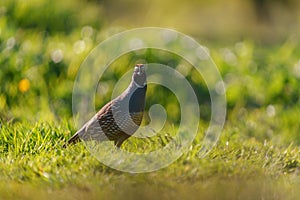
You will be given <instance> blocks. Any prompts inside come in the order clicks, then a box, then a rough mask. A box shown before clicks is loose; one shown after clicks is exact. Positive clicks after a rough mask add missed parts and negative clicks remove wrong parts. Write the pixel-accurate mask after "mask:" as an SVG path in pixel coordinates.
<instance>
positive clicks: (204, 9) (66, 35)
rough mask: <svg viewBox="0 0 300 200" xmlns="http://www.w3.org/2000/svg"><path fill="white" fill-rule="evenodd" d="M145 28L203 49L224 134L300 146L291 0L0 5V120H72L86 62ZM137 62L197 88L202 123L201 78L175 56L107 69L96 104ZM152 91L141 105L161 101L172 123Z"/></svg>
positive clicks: (299, 74) (146, 56)
mask: <svg viewBox="0 0 300 200" xmlns="http://www.w3.org/2000/svg"><path fill="white" fill-rule="evenodd" d="M145 26H158V27H165V28H172V29H175V30H178V31H180V32H183V33H185V34H187V35H190V36H192V37H193V38H195V39H196V40H197V41H198V42H199V43H201V44H202V45H204V46H206V47H208V48H209V51H210V54H211V55H212V58H213V59H214V61H215V63H216V65H217V66H218V68H219V70H220V72H221V74H222V77H223V79H224V81H225V84H226V89H227V92H226V95H227V106H228V117H227V118H228V119H227V123H226V126H225V129H227V130H228V132H230V133H231V134H235V133H238V134H241V135H243V136H244V137H256V138H257V139H259V140H262V141H263V140H265V139H268V140H273V141H274V142H275V143H276V142H278V143H283V144H289V143H291V142H294V143H296V144H300V134H299V133H298V130H300V126H299V116H300V109H299V103H300V102H299V92H300V87H299V86H300V41H299V39H300V38H299V33H300V2H299V1H297V0H272V1H271V0H243V1H242V0H240V1H239V0H228V1H221V0H212V1H205V0H189V1H179V0H165V1H159V0H153V1H133V0H123V1H121V0H114V1H108V0H65V1H59V0H52V1H50V0H49V1H47V0H14V1H10V0H2V1H1V2H0V51H1V53H0V83H1V85H0V118H1V119H2V121H23V120H26V121H35V120H39V119H41V120H45V121H57V120H61V119H71V118H72V89H73V83H74V80H75V77H76V73H77V70H78V68H79V67H80V64H81V63H82V62H83V60H84V58H85V57H86V56H87V55H88V53H89V52H90V51H91V50H92V49H93V47H95V46H96V45H97V44H98V43H100V42H101V41H103V40H104V39H106V38H108V37H110V36H111V35H113V34H115V33H119V32H121V31H124V30H128V29H130V28H136V27H145ZM137 55H138V56H137ZM140 59H143V60H144V61H145V62H157V63H162V64H168V65H169V66H171V67H174V68H176V69H178V70H179V71H182V72H183V73H185V76H186V77H187V79H188V80H189V81H190V82H191V84H192V86H193V87H194V89H195V91H197V95H198V97H199V101H200V108H201V114H202V116H203V122H204V123H207V122H208V120H209V118H210V97H209V94H208V91H207V88H206V86H205V83H204V82H203V79H202V78H201V76H200V75H199V74H198V73H196V72H195V70H193V69H191V68H188V67H185V68H183V69H182V60H181V59H180V58H178V57H176V56H175V55H170V54H167V53H163V52H154V51H151V50H149V51H144V52H143V53H142V54H141V53H134V52H133V53H132V54H128V55H124V56H123V57H121V58H120V59H118V60H117V61H116V63H113V64H112V67H111V68H110V70H111V71H107V73H105V76H104V77H103V80H101V81H103V84H102V86H100V87H99V90H98V94H97V95H98V96H99V98H97V99H96V107H97V108H99V107H101V106H102V105H103V104H104V103H106V102H107V101H108V100H109V99H110V97H111V96H110V94H111V93H112V89H113V87H112V86H113V85H114V84H115V83H116V82H117V80H118V78H120V77H121V76H122V74H123V73H125V72H126V70H128V66H131V65H132V66H133V65H134V63H135V62H137V61H138V60H140ZM185 65H187V64H185ZM186 69H188V70H186ZM154 91H155V87H153V88H152V89H150V90H149V94H150V95H149V94H148V102H147V103H148V104H147V106H148V107H149V106H150V105H151V104H152V103H158V102H160V103H161V104H162V105H164V107H165V108H166V109H167V111H168V110H169V112H168V114H169V118H170V120H171V121H174V122H178V110H177V111H176V108H177V107H176V105H177V104H176V99H175V97H174V96H171V97H170V98H169V99H167V98H165V96H166V92H164V93H163V92H160V93H156V94H157V95H155V96H153V95H152V96H151V94H153V93H154ZM156 91H158V90H156ZM167 94H169V93H167ZM170 95H171V94H170ZM174 105H175V106H174ZM175 111H176V112H175Z"/></svg>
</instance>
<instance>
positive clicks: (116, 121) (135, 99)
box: [64, 64, 147, 148]
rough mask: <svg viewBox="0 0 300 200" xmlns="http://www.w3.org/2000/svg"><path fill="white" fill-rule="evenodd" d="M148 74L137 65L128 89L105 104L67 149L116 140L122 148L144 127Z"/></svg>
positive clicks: (74, 137)
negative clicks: (71, 146)
mask: <svg viewBox="0 0 300 200" xmlns="http://www.w3.org/2000/svg"><path fill="white" fill-rule="evenodd" d="M146 91H147V75H146V71H145V65H144V64H136V65H135V67H134V71H133V74H132V78H131V82H130V84H129V86H128V87H127V89H126V90H125V91H124V92H123V93H122V94H120V95H119V96H118V97H116V98H115V99H113V100H111V101H110V102H108V103H107V104H105V105H104V106H103V107H102V108H101V109H100V110H99V111H98V112H97V113H96V114H95V115H94V116H93V117H92V118H91V119H90V120H89V121H88V122H87V123H85V124H84V125H83V127H82V128H80V129H79V130H78V131H77V132H76V133H75V134H74V135H73V136H72V137H71V138H70V139H69V140H68V141H67V143H66V144H64V147H66V146H68V145H70V144H75V143H77V142H79V141H80V140H83V141H91V140H92V141H97V142H103V141H114V145H115V146H116V147H118V148H120V147H121V145H122V144H123V142H124V141H125V140H127V139H128V138H129V137H130V136H131V135H133V134H134V133H135V132H136V131H137V129H138V128H139V126H140V125H141V122H142V119H143V115H144V110H145V102H146Z"/></svg>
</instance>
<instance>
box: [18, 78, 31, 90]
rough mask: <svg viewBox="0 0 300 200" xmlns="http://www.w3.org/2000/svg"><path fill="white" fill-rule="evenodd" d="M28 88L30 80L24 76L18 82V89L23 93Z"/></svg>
mask: <svg viewBox="0 0 300 200" xmlns="http://www.w3.org/2000/svg"><path fill="white" fill-rule="evenodd" d="M29 88H30V82H29V80H28V79H26V78H24V79H22V80H21V81H20V82H19V90H20V92H22V93H25V92H27V91H28V90H29Z"/></svg>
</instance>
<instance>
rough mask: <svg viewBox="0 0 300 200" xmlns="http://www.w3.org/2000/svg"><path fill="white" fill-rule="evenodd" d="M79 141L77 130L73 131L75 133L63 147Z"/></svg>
mask: <svg viewBox="0 0 300 200" xmlns="http://www.w3.org/2000/svg"><path fill="white" fill-rule="evenodd" d="M79 141H80V137H79V134H78V132H77V133H75V134H74V135H73V136H72V137H71V138H70V139H69V140H68V142H66V143H65V144H64V145H63V147H64V148H66V147H67V146H68V145H70V144H76V143H77V142H79Z"/></svg>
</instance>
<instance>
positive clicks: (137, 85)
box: [133, 80, 146, 88]
mask: <svg viewBox="0 0 300 200" xmlns="http://www.w3.org/2000/svg"><path fill="white" fill-rule="evenodd" d="M133 83H134V85H135V86H136V87H138V88H143V87H145V85H146V82H144V84H143V85H139V84H138V83H137V82H135V81H134V80H133Z"/></svg>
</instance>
